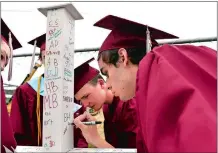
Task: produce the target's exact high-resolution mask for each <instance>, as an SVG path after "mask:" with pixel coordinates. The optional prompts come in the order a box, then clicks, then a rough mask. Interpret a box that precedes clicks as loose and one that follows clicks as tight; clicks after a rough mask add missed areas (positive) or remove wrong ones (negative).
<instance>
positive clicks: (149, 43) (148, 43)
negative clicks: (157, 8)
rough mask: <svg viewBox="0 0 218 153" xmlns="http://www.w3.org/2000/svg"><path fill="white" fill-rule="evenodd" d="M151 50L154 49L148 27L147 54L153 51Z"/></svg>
mask: <svg viewBox="0 0 218 153" xmlns="http://www.w3.org/2000/svg"><path fill="white" fill-rule="evenodd" d="M151 48H152V43H151V36H150V31H149V29H148V26H147V30H146V53H148V52H149V51H151Z"/></svg>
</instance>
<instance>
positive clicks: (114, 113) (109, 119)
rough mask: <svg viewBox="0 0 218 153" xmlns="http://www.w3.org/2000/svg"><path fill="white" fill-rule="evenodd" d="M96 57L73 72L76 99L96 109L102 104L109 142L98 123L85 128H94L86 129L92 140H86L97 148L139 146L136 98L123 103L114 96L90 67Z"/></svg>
mask: <svg viewBox="0 0 218 153" xmlns="http://www.w3.org/2000/svg"><path fill="white" fill-rule="evenodd" d="M93 60H94V58H92V59H90V60H88V61H86V62H84V63H83V64H81V65H80V66H79V67H77V68H76V69H75V71H74V73H75V81H74V82H75V85H74V92H75V98H76V99H77V100H78V101H80V102H81V103H82V104H83V106H84V107H87V106H88V107H90V108H92V109H94V110H95V111H98V110H100V109H101V108H102V107H103V114H104V118H105V121H104V133H105V140H106V141H107V143H105V140H103V139H102V138H101V137H100V135H99V134H98V132H97V127H96V126H88V127H85V128H89V129H92V130H91V131H89V130H86V129H85V130H83V135H84V136H85V137H87V135H89V136H88V137H89V138H90V139H86V140H87V142H88V143H91V144H92V145H94V146H95V147H97V148H108V147H115V148H136V133H137V130H138V124H137V116H136V103H135V100H134V99H130V100H128V101H127V102H126V103H123V102H122V101H121V100H120V99H119V98H118V97H115V96H114V95H113V93H112V91H111V90H110V89H108V86H107V85H106V83H105V81H104V80H103V78H102V77H101V75H100V74H99V71H98V70H97V69H95V68H93V67H91V66H89V62H91V61H93ZM86 115H89V117H90V118H94V117H92V116H91V115H90V114H88V113H85V114H83V115H82V116H86ZM80 117H81V116H80ZM75 120H78V119H75ZM75 122H76V121H75ZM77 126H79V125H77ZM79 127H80V126H79ZM80 128H83V127H80Z"/></svg>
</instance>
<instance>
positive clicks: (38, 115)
mask: <svg viewBox="0 0 218 153" xmlns="http://www.w3.org/2000/svg"><path fill="white" fill-rule="evenodd" d="M41 79H42V75H41V76H40V77H39V79H38V89H37V106H36V115H37V126H38V146H39V143H40V140H41V138H42V135H41V119H40V85H41Z"/></svg>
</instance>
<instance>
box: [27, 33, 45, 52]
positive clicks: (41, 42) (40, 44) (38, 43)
mask: <svg viewBox="0 0 218 153" xmlns="http://www.w3.org/2000/svg"><path fill="white" fill-rule="evenodd" d="M35 40H36V46H37V47H39V48H40V52H41V51H43V50H45V41H46V34H45V33H44V34H42V35H41V36H38V37H36V38H34V39H33V40H31V41H29V42H28V44H31V45H33V46H34V42H35Z"/></svg>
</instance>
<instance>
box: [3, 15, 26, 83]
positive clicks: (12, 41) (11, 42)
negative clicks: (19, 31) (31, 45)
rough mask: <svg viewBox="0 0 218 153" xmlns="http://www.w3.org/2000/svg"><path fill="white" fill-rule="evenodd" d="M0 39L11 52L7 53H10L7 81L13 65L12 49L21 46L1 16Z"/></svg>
mask: <svg viewBox="0 0 218 153" xmlns="http://www.w3.org/2000/svg"><path fill="white" fill-rule="evenodd" d="M1 39H2V41H4V42H5V43H7V44H8V46H9V48H10V51H11V53H10V54H9V53H7V54H8V55H10V57H9V58H10V62H9V70H8V81H10V80H11V78H12V67H13V50H15V49H18V48H21V47H22V45H21V44H20V42H19V41H18V39H17V38H16V37H15V35H14V34H13V32H12V31H11V30H10V29H9V27H8V26H7V24H6V23H5V22H4V20H3V19H2V18H1Z"/></svg>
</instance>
